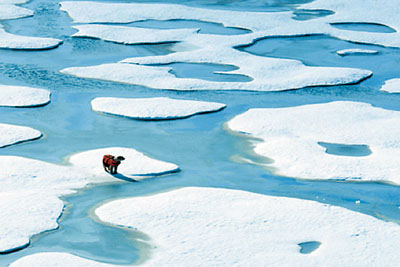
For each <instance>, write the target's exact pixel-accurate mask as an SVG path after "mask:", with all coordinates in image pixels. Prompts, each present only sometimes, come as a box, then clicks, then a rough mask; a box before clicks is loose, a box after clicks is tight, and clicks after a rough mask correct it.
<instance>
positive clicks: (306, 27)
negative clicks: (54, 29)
mask: <svg viewBox="0 0 400 267" xmlns="http://www.w3.org/2000/svg"><path fill="white" fill-rule="evenodd" d="M61 9H62V10H65V11H67V12H68V14H69V15H70V16H71V17H72V18H73V19H74V21H75V22H78V23H101V22H102V23H128V22H133V21H143V20H173V19H174V20H177V19H178V20H179V19H187V20H200V21H209V22H214V23H221V24H223V25H224V26H227V27H239V28H244V29H248V30H251V31H252V33H249V34H241V35H231V36H226V35H215V34H199V33H198V32H197V31H193V30H192V32H191V33H190V34H188V35H187V36H185V37H184V36H181V37H182V39H179V38H177V36H176V35H175V33H174V32H172V31H171V30H168V31H166V30H158V29H145V30H143V29H142V30H141V31H145V34H143V37H140V38H139V37H138V36H136V35H137V34H133V35H134V37H132V35H130V34H126V33H127V32H132V33H133V32H135V31H138V29H136V28H133V27H130V29H128V28H129V27H119V28H116V26H109V25H78V26H75V27H76V28H77V29H79V30H80V32H81V33H79V32H78V33H77V34H78V35H80V34H82V35H87V36H92V37H96V38H102V39H104V40H110V41H114V42H119V43H131V42H132V39H133V40H134V42H135V43H137V42H139V41H140V39H141V38H143V40H144V41H145V40H147V39H148V38H149V37H148V36H149V34H150V35H153V36H157V35H159V32H160V31H162V32H163V33H165V34H164V35H160V37H163V38H162V39H164V40H168V39H169V40H170V41H177V40H179V41H180V43H179V44H177V45H175V47H174V48H175V49H176V53H172V54H168V55H160V56H152V57H151V56H150V57H136V58H128V59H125V60H123V61H121V62H119V63H112V64H103V65H99V66H89V67H71V68H66V69H64V70H62V71H61V72H62V73H65V74H70V75H75V76H78V77H84V78H92V79H101V80H108V81H115V82H122V83H129V84H138V85H143V86H147V87H152V88H156V89H173V90H213V89H215V90H253V91H279V90H287V89H299V88H303V87H308V86H325V85H340V84H351V83H357V82H359V81H361V80H363V79H365V78H367V77H369V76H371V74H372V73H371V72H370V71H368V70H360V69H351V68H329V67H308V66H305V65H304V64H302V63H301V62H300V61H296V60H288V59H277V58H268V57H261V56H256V55H251V54H249V53H246V52H240V51H238V50H237V49H235V48H234V47H236V46H240V45H246V44H251V43H252V42H254V41H255V40H257V39H260V38H263V37H271V36H277V35H279V36H297V35H306V34H332V36H336V35H335V33H340V34H343V33H342V32H345V33H346V32H348V31H342V30H339V29H336V28H334V27H332V26H331V25H330V24H329V23H326V22H324V21H319V20H313V21H296V20H293V19H292V18H291V17H292V15H293V14H292V12H242V11H228V10H210V9H202V8H195V7H188V6H184V5H175V4H143V3H99V2H61ZM87 10H91V12H87ZM260 21H262V22H263V23H260ZM112 27H114V28H112ZM88 29H89V30H88ZM112 29H115V31H113V30H112ZM186 31H187V30H186ZM151 32H153V34H151ZM188 33H189V32H188ZM185 34H186V33H185ZM354 34H355V35H357V34H358V33H354ZM360 34H363V33H360ZM153 38H155V37H153ZM188 47H190V49H189V51H188ZM182 48H184V49H183V51H182ZM176 62H184V63H211V64H229V65H233V66H237V67H238V69H237V70H235V71H229V72H219V73H222V74H241V75H246V76H249V77H250V78H252V79H253V80H252V81H250V82H212V81H206V80H202V79H194V78H192V79H186V78H177V77H175V76H174V75H173V74H172V73H170V72H169V71H170V70H171V68H170V67H168V66H163V65H167V64H170V63H176ZM122 63H130V64H131V65H128V64H122ZM132 64H133V66H132ZM149 64H151V65H153V66H148V65H149ZM156 65H157V66H156Z"/></svg>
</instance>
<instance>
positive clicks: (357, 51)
mask: <svg viewBox="0 0 400 267" xmlns="http://www.w3.org/2000/svg"><path fill="white" fill-rule="evenodd" d="M336 54H338V55H340V56H347V55H363V54H365V55H373V54H378V51H376V50H369V49H357V48H354V49H342V50H339V51H336Z"/></svg>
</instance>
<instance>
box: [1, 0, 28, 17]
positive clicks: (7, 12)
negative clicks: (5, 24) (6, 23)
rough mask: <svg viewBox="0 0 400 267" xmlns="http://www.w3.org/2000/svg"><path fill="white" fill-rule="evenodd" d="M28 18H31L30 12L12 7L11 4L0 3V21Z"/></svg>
mask: <svg viewBox="0 0 400 267" xmlns="http://www.w3.org/2000/svg"><path fill="white" fill-rule="evenodd" d="M10 2H11V1H10ZM30 16H33V11H32V10H29V9H26V8H23V7H19V6H15V5H12V3H8V1H3V0H2V1H0V21H1V20H8V19H19V18H24V17H30Z"/></svg>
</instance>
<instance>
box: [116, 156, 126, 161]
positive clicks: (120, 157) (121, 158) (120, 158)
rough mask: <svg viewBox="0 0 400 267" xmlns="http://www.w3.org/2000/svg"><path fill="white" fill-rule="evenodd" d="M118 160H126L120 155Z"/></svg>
mask: <svg viewBox="0 0 400 267" xmlns="http://www.w3.org/2000/svg"><path fill="white" fill-rule="evenodd" d="M116 160H118V161H123V160H125V158H124V157H123V156H118V157H116Z"/></svg>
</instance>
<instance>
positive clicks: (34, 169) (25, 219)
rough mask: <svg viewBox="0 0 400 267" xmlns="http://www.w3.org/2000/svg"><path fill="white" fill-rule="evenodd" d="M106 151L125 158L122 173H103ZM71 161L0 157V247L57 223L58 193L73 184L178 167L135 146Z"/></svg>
mask: <svg viewBox="0 0 400 267" xmlns="http://www.w3.org/2000/svg"><path fill="white" fill-rule="evenodd" d="M1 129H2V128H0V130H1ZM0 136H3V134H2V133H1V134H0ZM105 153H110V154H113V153H114V154H119V155H123V156H125V157H126V160H125V161H124V162H123V163H121V165H120V167H119V169H118V171H119V172H120V171H121V174H117V175H115V177H113V176H111V175H110V174H107V173H106V172H104V170H103V167H102V156H103V154H105ZM70 163H72V164H70V165H67V166H64V165H57V164H50V163H47V162H43V161H39V160H34V159H28V158H23V157H16V156H0V169H1V170H2V171H1V172H0V209H1V211H2V212H1V214H0V225H1V227H0V251H2V252H4V251H10V250H14V249H17V248H21V247H24V246H26V245H27V244H28V243H29V238H30V237H31V236H32V235H34V234H38V233H40V232H43V231H46V230H51V229H55V228H57V227H58V223H57V218H58V217H59V216H60V215H61V212H62V209H63V206H64V205H63V202H62V201H61V200H60V199H59V197H61V196H64V195H67V194H71V193H74V192H75V190H76V189H79V188H83V187H85V186H86V185H88V184H92V183H104V182H117V181H121V180H126V178H128V177H126V176H125V175H124V172H127V173H129V174H134V175H140V176H139V178H138V179H144V178H146V177H150V176H155V175H161V174H165V173H167V172H170V171H172V170H176V169H177V168H178V167H177V166H176V165H174V164H171V163H166V162H162V161H158V160H155V159H151V158H149V157H147V156H145V155H143V154H142V153H140V152H138V151H136V150H134V149H129V148H115V147H110V148H103V149H99V150H92V151H86V152H81V153H78V154H75V155H73V156H72V157H71V158H70ZM135 168H137V169H135ZM129 178H131V177H129ZM135 179H136V176H135ZM136 180H137V179H136ZM15 211H18V212H15Z"/></svg>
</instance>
